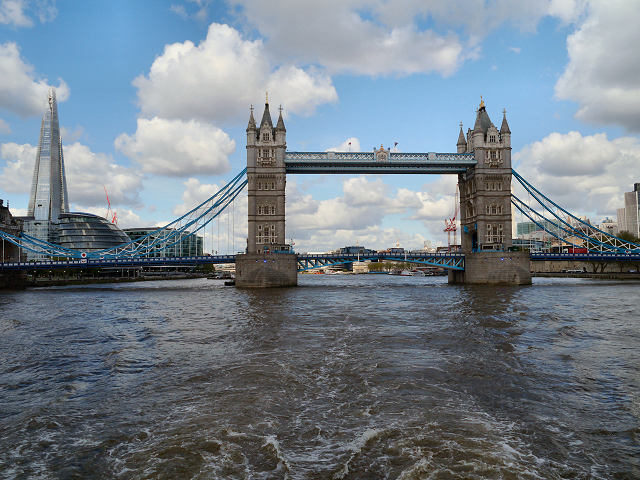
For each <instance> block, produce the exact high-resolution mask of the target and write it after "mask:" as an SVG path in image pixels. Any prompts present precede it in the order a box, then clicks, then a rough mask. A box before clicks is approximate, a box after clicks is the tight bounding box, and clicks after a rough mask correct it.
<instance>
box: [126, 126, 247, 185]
mask: <svg viewBox="0 0 640 480" xmlns="http://www.w3.org/2000/svg"><path fill="white" fill-rule="evenodd" d="M115 147H116V150H119V151H121V152H122V153H124V154H125V155H127V156H128V157H129V158H131V159H132V160H133V161H134V162H136V163H138V164H139V165H140V166H141V167H142V171H143V172H145V173H152V174H157V175H167V176H173V177H186V176H189V175H197V174H208V175H219V174H222V173H225V172H228V171H229V170H230V168H231V167H230V165H229V159H228V157H229V155H231V154H233V152H234V151H235V147H236V143H235V141H234V140H231V139H230V138H229V135H227V134H226V133H225V132H223V131H222V130H220V129H219V128H217V127H213V126H211V125H209V124H207V123H203V122H198V121H195V120H190V121H188V122H183V121H181V120H165V119H162V118H157V117H156V118H153V119H151V120H146V119H141V118H140V119H138V129H137V130H136V133H135V134H133V135H132V136H129V135H127V134H125V133H123V134H120V135H118V137H117V138H116V140H115Z"/></svg>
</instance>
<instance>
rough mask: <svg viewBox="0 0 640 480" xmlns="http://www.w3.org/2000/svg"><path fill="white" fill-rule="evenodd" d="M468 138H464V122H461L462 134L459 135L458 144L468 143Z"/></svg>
mask: <svg viewBox="0 0 640 480" xmlns="http://www.w3.org/2000/svg"><path fill="white" fill-rule="evenodd" d="M466 144H467V140H466V139H465V138H464V132H463V131H462V122H460V135H458V143H456V145H466Z"/></svg>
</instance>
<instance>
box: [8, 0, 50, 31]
mask: <svg viewBox="0 0 640 480" xmlns="http://www.w3.org/2000/svg"><path fill="white" fill-rule="evenodd" d="M30 6H31V8H30ZM27 10H32V13H34V14H35V15H36V16H37V17H38V19H39V20H40V22H41V23H45V22H50V21H52V20H53V19H55V18H56V16H57V15H58V9H57V8H56V2H55V0H36V1H35V2H33V1H31V2H30V1H28V0H0V24H4V25H10V26H11V27H14V28H17V27H32V26H33V20H32V19H31V18H30V17H29V16H27V14H26V11H27Z"/></svg>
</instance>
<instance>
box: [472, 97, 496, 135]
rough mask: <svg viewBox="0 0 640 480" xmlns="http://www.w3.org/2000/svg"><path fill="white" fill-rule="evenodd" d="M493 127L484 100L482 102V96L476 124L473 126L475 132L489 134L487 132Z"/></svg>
mask: <svg viewBox="0 0 640 480" xmlns="http://www.w3.org/2000/svg"><path fill="white" fill-rule="evenodd" d="M492 125H493V123H492V122H491V119H490V118H489V114H488V113H487V109H486V108H485V106H484V100H482V95H480V107H479V108H478V110H477V115H476V123H475V125H474V126H473V131H474V132H482V133H487V130H488V129H489V127H490V126H492Z"/></svg>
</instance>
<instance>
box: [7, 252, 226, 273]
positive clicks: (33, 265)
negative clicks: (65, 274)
mask: <svg viewBox="0 0 640 480" xmlns="http://www.w3.org/2000/svg"><path fill="white" fill-rule="evenodd" d="M235 261H236V257H235V255H211V256H209V255H200V256H197V257H137V258H136V257H122V258H103V259H96V258H88V259H81V260H68V261H56V260H52V261H46V262H14V263H0V271H1V270H55V269H58V270H59V269H73V268H107V267H114V268H125V267H154V266H166V267H174V266H175V267H177V266H196V265H204V264H211V263H215V264H220V263H235Z"/></svg>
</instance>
